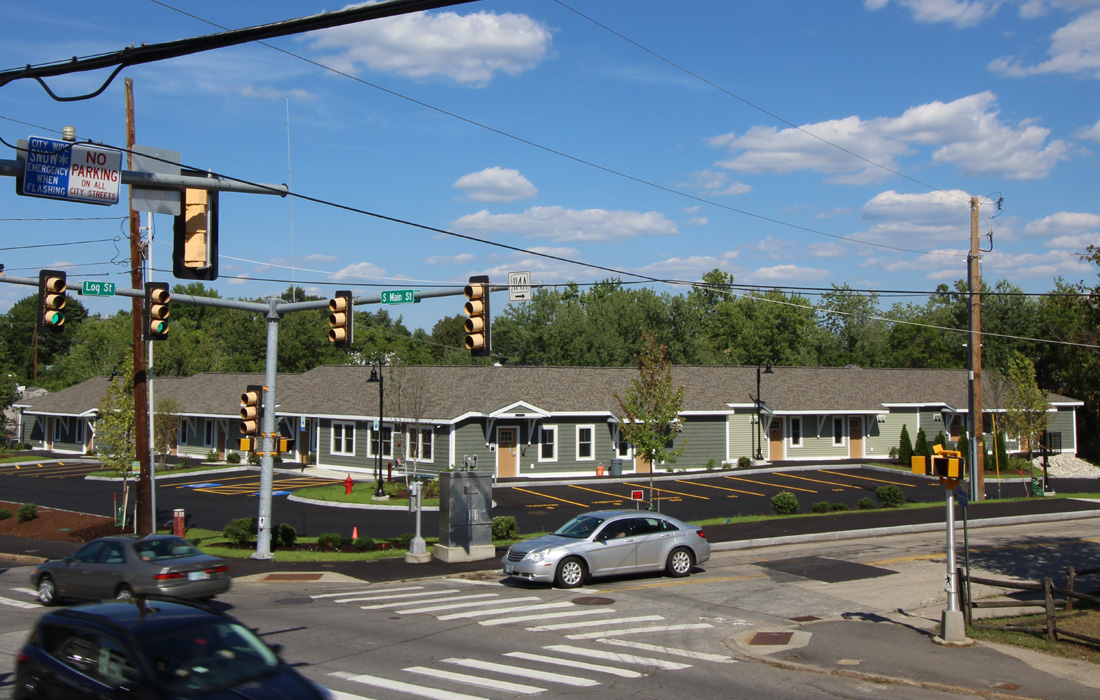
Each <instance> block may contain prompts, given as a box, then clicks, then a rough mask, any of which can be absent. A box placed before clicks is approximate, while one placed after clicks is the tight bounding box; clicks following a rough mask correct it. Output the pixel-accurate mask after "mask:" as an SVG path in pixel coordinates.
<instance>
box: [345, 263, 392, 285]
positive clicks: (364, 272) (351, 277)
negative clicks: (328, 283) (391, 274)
mask: <svg viewBox="0 0 1100 700" xmlns="http://www.w3.org/2000/svg"><path fill="white" fill-rule="evenodd" d="M385 274H386V271H385V270H384V269H383V268H381V267H378V266H377V265H375V264H374V263H369V262H361V263H352V264H351V265H348V266H347V267H345V268H344V269H342V270H338V271H337V272H334V273H333V274H332V279H333V281H336V282H342V281H346V282H355V281H356V280H368V279H377V278H379V277H383V276H385Z"/></svg>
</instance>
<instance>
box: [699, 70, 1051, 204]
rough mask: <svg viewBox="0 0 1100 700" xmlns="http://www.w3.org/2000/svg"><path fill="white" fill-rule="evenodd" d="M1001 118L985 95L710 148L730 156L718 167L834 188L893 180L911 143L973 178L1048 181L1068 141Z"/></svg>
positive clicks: (759, 133) (759, 132) (770, 132)
mask: <svg viewBox="0 0 1100 700" xmlns="http://www.w3.org/2000/svg"><path fill="white" fill-rule="evenodd" d="M999 114H1000V113H999V111H998V110H997V109H996V96H995V95H994V94H993V93H991V92H981V93H978V94H975V95H969V96H967V97H962V98H960V99H958V100H955V101H953V102H946V103H945V102H939V101H936V102H930V103H927V104H923V105H918V106H916V107H911V108H909V109H907V110H906V111H905V113H904V114H902V115H901V116H900V117H895V118H891V117H879V118H876V119H871V120H867V121H864V120H862V119H860V118H859V117H857V116H851V117H846V118H844V119H834V120H830V121H825V122H819V123H817V124H807V125H804V126H802V127H799V128H788V129H782V130H780V129H776V128H775V127H762V126H754V127H752V128H750V129H749V130H748V131H747V132H745V133H744V134H743V135H741V136H738V135H737V134H734V133H729V134H725V135H722V136H715V137H712V138H710V139H708V143H709V145H711V146H713V147H716V148H727V149H729V151H730V152H731V153H732V154H733V157H731V158H729V159H728V160H724V161H721V162H719V163H718V165H720V166H722V167H724V168H728V169H730V170H734V171H737V172H752V173H789V172H794V171H797V170H813V171H817V172H820V173H823V174H825V175H829V176H831V177H830V179H829V181H830V182H834V183H851V184H866V183H869V182H876V181H879V180H882V179H885V178H887V177H890V175H891V172H890V171H892V170H898V169H899V168H898V165H897V163H896V159H897V158H898V157H900V156H902V155H905V154H908V153H911V152H912V151H911V149H910V145H913V146H932V147H934V150H933V151H932V159H933V161H935V162H937V163H950V164H953V165H956V166H957V167H958V168H959V169H960V170H961V171H962V172H964V173H966V174H968V175H976V174H980V175H1001V176H1004V177H1007V178H1012V179H1020V180H1022V179H1033V178H1039V177H1045V176H1046V175H1048V174H1049V173H1050V171H1051V169H1053V168H1054V166H1055V165H1056V164H1057V163H1058V161H1060V160H1064V159H1065V158H1066V157H1067V154H1068V151H1069V145H1068V144H1067V143H1065V142H1064V141H1051V142H1050V143H1046V139H1047V137H1048V136H1049V135H1050V130H1049V129H1045V128H1042V127H1040V126H1037V125H1036V124H1034V123H1032V122H1031V121H1030V120H1024V121H1022V122H1020V123H1019V124H1018V125H1017V126H1011V125H1008V124H1005V123H1003V122H1001V120H1000V118H999ZM838 146H839V147H840V148H837V147H838ZM841 149H845V150H847V151H850V152H851V153H858V154H860V156H862V158H860V157H856V156H854V155H851V154H850V153H845V152H844V151H842V150H841ZM880 166H881V167H880Z"/></svg>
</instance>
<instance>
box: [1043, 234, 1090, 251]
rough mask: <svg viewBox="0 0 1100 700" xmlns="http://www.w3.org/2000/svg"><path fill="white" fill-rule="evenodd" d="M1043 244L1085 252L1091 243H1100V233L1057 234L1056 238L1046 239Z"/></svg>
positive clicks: (1049, 246) (1048, 246)
mask: <svg viewBox="0 0 1100 700" xmlns="http://www.w3.org/2000/svg"><path fill="white" fill-rule="evenodd" d="M1043 245H1045V246H1046V247H1047V248H1059V249H1063V250H1074V251H1077V252H1080V253H1083V252H1085V250H1087V249H1088V247H1089V246H1090V245H1091V246H1095V245H1100V233H1097V232H1093V233H1081V234H1078V235H1076V236H1055V237H1054V238H1051V239H1049V240H1047V241H1044V242H1043Z"/></svg>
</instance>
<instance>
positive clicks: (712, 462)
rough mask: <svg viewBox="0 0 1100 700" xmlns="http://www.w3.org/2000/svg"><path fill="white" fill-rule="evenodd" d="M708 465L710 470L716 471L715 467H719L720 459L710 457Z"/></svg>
mask: <svg viewBox="0 0 1100 700" xmlns="http://www.w3.org/2000/svg"><path fill="white" fill-rule="evenodd" d="M706 467H707V471H708V472H712V471H714V470H715V469H717V468H718V460H717V459H708V460H707V463H706Z"/></svg>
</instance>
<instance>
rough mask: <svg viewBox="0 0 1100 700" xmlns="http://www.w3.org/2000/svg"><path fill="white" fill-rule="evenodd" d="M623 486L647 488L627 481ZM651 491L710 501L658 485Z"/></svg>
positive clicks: (703, 497)
mask: <svg viewBox="0 0 1100 700" xmlns="http://www.w3.org/2000/svg"><path fill="white" fill-rule="evenodd" d="M659 483H660V482H658V484H659ZM623 486H633V487H634V488H639V489H647V488H649V487H648V486H646V485H645V484H632V483H630V482H629V481H628V482H626V483H624V484H623ZM653 490H654V491H656V492H657V493H658V494H664V493H671V494H674V495H676V496H687V497H688V498H698V499H699V500H701V501H709V500H710V497H709V496H697V495H695V494H694V493H684V492H682V491H671V490H669V489H663V488H661V487H660V486H659V485H657V486H654V487H653Z"/></svg>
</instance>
